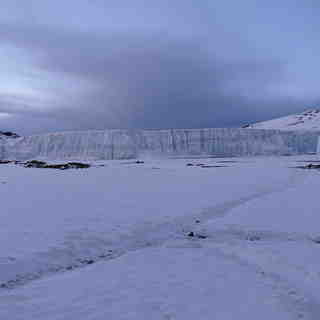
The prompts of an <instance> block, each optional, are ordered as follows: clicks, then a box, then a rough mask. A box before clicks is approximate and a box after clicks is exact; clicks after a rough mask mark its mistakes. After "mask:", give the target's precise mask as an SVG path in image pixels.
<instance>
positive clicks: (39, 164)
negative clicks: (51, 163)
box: [24, 160, 47, 168]
mask: <svg viewBox="0 0 320 320" xmlns="http://www.w3.org/2000/svg"><path fill="white" fill-rule="evenodd" d="M46 165H47V163H46V162H44V161H39V160H31V161H27V162H26V163H25V164H24V166H25V167H26V168H44V167H45V166H46Z"/></svg>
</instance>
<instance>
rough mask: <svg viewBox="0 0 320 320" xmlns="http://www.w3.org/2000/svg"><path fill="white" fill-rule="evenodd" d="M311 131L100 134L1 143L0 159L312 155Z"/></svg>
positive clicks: (314, 146)
mask: <svg viewBox="0 0 320 320" xmlns="http://www.w3.org/2000/svg"><path fill="white" fill-rule="evenodd" d="M318 136H319V133H317V132H294V131H292V132H289V131H279V130H258V129H251V130H247V129H235V128H229V129H186V130H184V129H173V130H101V131H79V132H62V133H51V134H44V135H35V136H29V137H21V138H17V139H3V140H1V141H0V157H1V159H15V160H26V159H34V158H46V159H87V160H90V159H92V160H99V159H101V160H102V159H106V160H108V159H133V158H138V157H144V156H146V155H148V156H175V155H217V156H248V155H284V154H301V153H311V152H316V150H317V141H318Z"/></svg>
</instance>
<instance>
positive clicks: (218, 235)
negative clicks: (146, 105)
mask: <svg viewBox="0 0 320 320" xmlns="http://www.w3.org/2000/svg"><path fill="white" fill-rule="evenodd" d="M317 160H318V159H317V158H316V157H315V156H314V158H312V157H311V156H300V157H269V158H264V157H260V158H259V157H256V158H236V159H235V158H229V159H212V158H211V159H209V158H204V159H167V160H165V159H162V160H153V159H149V160H148V161H146V162H145V163H144V164H136V163H135V162H134V161H108V162H103V161H101V162H95V164H98V165H101V164H104V165H105V166H103V167H102V166H101V167H98V166H97V167H92V168H90V169H83V170H66V171H59V170H58V171H57V170H53V169H36V168H28V169H27V168H23V167H19V166H14V165H11V164H9V165H1V166H0V192H1V195H2V198H1V211H0V219H1V225H0V243H1V251H0V285H1V287H2V288H0V319H10V320H18V319H19V320H40V319H41V320H44V319H45V320H53V319H54V320H58V319H59V320H60V319H61V320H62V319H68V320H82V319H83V320H87V319H89V320H93V319H94V320H104V319H115V320H118V319H119V320H120V319H126V320H129V319H130V320H131V319H132V320H135V319H139V320H140V319H171V320H173V319H183V320H189V319H190V320H191V319H203V320H206V319H208V320H209V319H219V320H226V319H228V320H229V319H230V320H231V319H262V320H264V319H268V320H269V319H276V320H277V319H279V320H280V319H281V320H283V319H284V320H286V319H318V318H319V314H320V298H319V294H318V293H319V289H320V276H319V269H318V267H319V263H320V256H319V250H320V244H319V243H318V242H320V238H319V236H320V230H319V225H320V224H319V222H320V215H319V213H318V210H317V209H318V198H317V193H318V190H319V184H320V182H319V181H320V180H319V177H320V176H319V175H320V173H319V171H317V170H302V169H297V168H294V167H295V166H297V165H302V164H304V163H305V162H303V161H307V162H306V163H308V162H312V161H314V162H315V163H316V161H317ZM189 163H192V164H194V166H187V164H189ZM197 164H205V165H207V166H197ZM215 165H219V166H224V167H213V166H215ZM189 232H194V235H195V236H194V237H190V236H188V234H189ZM199 236H202V237H203V238H201V237H200V238H199ZM204 237H206V238H204Z"/></svg>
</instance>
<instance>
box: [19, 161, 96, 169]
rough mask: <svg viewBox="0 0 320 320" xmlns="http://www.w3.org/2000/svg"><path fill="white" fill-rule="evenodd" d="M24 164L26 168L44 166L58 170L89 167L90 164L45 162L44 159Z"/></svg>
mask: <svg viewBox="0 0 320 320" xmlns="http://www.w3.org/2000/svg"><path fill="white" fill-rule="evenodd" d="M24 166H25V167H26V168H44V169H59V170H66V169H86V168H90V164H87V163H81V162H68V163H62V164H47V163H46V162H44V161H38V160H32V161H27V162H26V163H25V164H24Z"/></svg>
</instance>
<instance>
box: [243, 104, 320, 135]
mask: <svg viewBox="0 0 320 320" xmlns="http://www.w3.org/2000/svg"><path fill="white" fill-rule="evenodd" d="M243 128H248V129H278V130H312V131H320V110H319V109H313V110H306V111H304V112H302V113H299V114H293V115H290V116H286V117H282V118H277V119H273V120H268V121H263V122H257V123H254V124H250V125H245V126H243Z"/></svg>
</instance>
